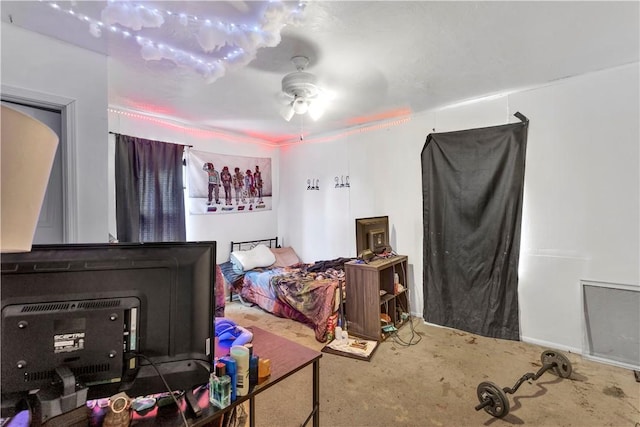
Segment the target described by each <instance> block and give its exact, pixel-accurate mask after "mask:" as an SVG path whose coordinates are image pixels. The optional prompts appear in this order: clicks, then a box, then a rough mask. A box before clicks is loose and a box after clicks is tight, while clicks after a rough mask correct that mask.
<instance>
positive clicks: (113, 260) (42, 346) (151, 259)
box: [0, 242, 216, 405]
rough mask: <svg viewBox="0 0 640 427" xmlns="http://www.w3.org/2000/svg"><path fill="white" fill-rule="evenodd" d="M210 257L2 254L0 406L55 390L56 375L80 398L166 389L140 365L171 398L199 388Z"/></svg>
mask: <svg viewBox="0 0 640 427" xmlns="http://www.w3.org/2000/svg"><path fill="white" fill-rule="evenodd" d="M215 259H216V244H215V242H181V243H169V242H167V243H120V244H87V245H34V246H33V249H32V251H31V252H27V253H14V254H3V255H2V259H1V261H2V277H1V280H2V282H1V287H2V289H1V291H2V293H1V295H0V298H1V301H2V303H1V310H2V335H1V343H0V344H1V345H2V348H1V350H0V351H1V355H2V359H1V365H2V366H1V373H2V379H1V387H2V396H3V400H4V398H5V397H6V396H8V395H9V394H12V393H18V394H19V393H25V392H28V391H29V390H34V389H40V388H51V387H52V386H56V383H57V382H59V380H60V378H58V377H57V375H59V374H58V372H59V371H60V369H61V368H63V369H66V370H70V371H71V372H72V373H73V376H74V377H75V380H76V381H77V382H78V383H79V384H83V385H86V386H87V388H88V392H87V398H89V399H93V398H100V397H108V396H111V395H113V394H115V393H117V392H119V391H126V392H127V393H128V394H129V395H132V396H138V395H146V394H152V393H157V392H163V391H166V387H165V386H164V383H163V382H162V380H161V379H160V378H159V377H158V375H157V373H156V371H155V368H153V366H151V363H150V361H151V362H153V363H154V364H155V365H156V366H157V367H158V368H159V370H160V372H161V373H162V374H163V376H164V377H165V379H166V380H167V382H168V384H169V386H170V387H171V388H172V389H174V390H188V389H190V388H193V387H194V386H197V385H200V384H204V383H206V382H207V381H208V377H209V368H210V366H212V362H213V357H214V355H213V351H210V348H212V347H211V345H213V343H214V340H215V335H214V325H213V319H214V313H215V296H214V289H215V283H214V281H215ZM142 356H144V357H142ZM3 405H4V402H3Z"/></svg>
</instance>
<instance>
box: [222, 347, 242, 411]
mask: <svg viewBox="0 0 640 427" xmlns="http://www.w3.org/2000/svg"><path fill="white" fill-rule="evenodd" d="M220 361H221V362H222V363H224V366H225V370H226V372H227V375H228V376H229V378H230V379H231V401H232V402H234V401H235V400H236V398H237V390H236V382H237V378H236V377H237V376H236V373H237V372H238V366H237V364H236V361H235V359H234V358H232V357H231V356H224V357H221V358H220Z"/></svg>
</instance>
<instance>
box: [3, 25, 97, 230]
mask: <svg viewBox="0 0 640 427" xmlns="http://www.w3.org/2000/svg"><path fill="white" fill-rule="evenodd" d="M0 29H1V36H2V49H1V53H2V61H1V62H2V73H1V75H0V77H1V81H2V85H3V86H8V87H10V88H12V89H13V88H15V89H18V90H21V89H23V90H28V91H30V92H31V94H33V95H34V96H35V97H39V96H40V95H43V94H44V95H53V96H56V97H62V98H66V99H70V100H72V102H75V104H76V105H75V112H76V117H75V128H74V129H69V132H72V133H75V138H76V150H77V151H76V155H77V156H76V164H75V167H76V171H77V178H78V179H77V182H76V190H77V201H76V202H77V203H76V209H77V212H75V213H73V215H72V216H73V217H74V218H75V219H76V222H77V223H75V224H71V227H75V230H74V231H73V232H72V233H71V234H72V235H75V236H76V237H77V242H106V241H107V239H108V228H107V198H106V197H105V195H106V192H107V164H106V162H105V159H106V156H107V144H106V142H107V59H106V57H105V56H104V55H99V54H96V53H93V52H90V51H88V50H85V49H79V48H77V47H74V46H72V45H69V44H67V43H63V42H60V41H58V40H55V39H51V38H48V37H44V36H41V35H40V34H37V33H33V32H30V31H26V30H23V29H21V28H18V27H16V26H14V25H11V24H7V23H5V22H3V23H2V25H1V26H0Z"/></svg>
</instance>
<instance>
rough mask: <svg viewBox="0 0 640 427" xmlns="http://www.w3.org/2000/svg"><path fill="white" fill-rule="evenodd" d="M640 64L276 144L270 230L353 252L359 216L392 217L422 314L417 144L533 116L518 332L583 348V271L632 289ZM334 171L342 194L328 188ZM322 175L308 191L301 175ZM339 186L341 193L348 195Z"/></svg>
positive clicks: (315, 255) (295, 241)
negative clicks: (344, 184) (342, 181)
mask: <svg viewBox="0 0 640 427" xmlns="http://www.w3.org/2000/svg"><path fill="white" fill-rule="evenodd" d="M638 82H639V71H638V64H633V65H629V66H625V67H620V68H616V69H611V70H606V71H602V72H598V73H593V74H589V75H585V76H581V77H575V78H569V79H566V80H562V81H558V82H555V83H553V84H551V85H549V86H546V87H540V88H535V89H530V90H526V91H522V92H518V93H512V94H509V95H504V96H500V97H494V98H491V99H487V100H480V101H479V102H475V103H467V104H464V105H462V104H461V105H459V106H453V107H451V108H446V109H441V110H439V111H434V112H427V113H422V114H419V115H416V116H414V117H413V119H412V120H411V121H410V122H408V123H406V124H403V125H400V126H396V127H390V128H387V129H382V130H375V131H371V132H362V133H351V134H349V135H347V136H345V137H342V138H338V139H337V140H334V141H332V142H328V143H323V144H312V143H301V144H299V145H297V146H290V147H286V148H283V149H282V168H281V171H280V181H281V183H282V186H283V187H282V188H283V191H282V199H281V205H280V206H281V210H280V213H279V222H278V224H279V234H280V235H281V236H284V238H285V242H286V243H287V244H290V245H292V246H293V247H294V248H296V250H297V251H298V252H300V255H301V257H302V258H303V259H304V260H305V261H310V260H313V259H330V258H333V257H338V256H354V255H355V226H354V219H355V218H357V217H364V216H374V215H389V219H390V226H391V227H392V232H391V234H392V246H393V247H394V249H395V250H396V251H397V252H398V253H401V254H405V255H408V256H409V264H410V266H411V268H410V277H411V279H410V283H409V289H410V290H411V293H410V297H411V311H412V313H414V314H417V315H420V316H421V315H422V309H423V292H422V239H423V235H422V182H421V179H422V177H421V166H420V153H421V150H422V147H423V145H424V142H425V139H426V136H427V135H428V134H429V133H430V132H432V130H433V128H435V130H436V131H437V132H446V131H450V130H459V129H468V128H474V127H483V126H493V125H499V124H505V123H509V122H516V121H518V119H516V118H515V117H513V114H514V113H515V112H516V111H520V112H521V113H522V114H524V115H525V116H527V117H528V118H529V120H530V127H529V139H528V149H527V164H526V172H525V195H524V206H523V228H522V245H521V257H520V258H521V260H520V261H521V262H520V271H519V275H520V283H519V300H520V316H521V335H522V339H523V340H526V341H531V342H536V343H539V344H544V345H549V346H552V347H555V348H564V349H568V350H571V351H575V352H580V351H581V339H582V308H581V306H580V294H579V290H580V287H579V286H580V285H579V281H580V279H592V280H601V281H607V282H617V283H626V284H631V285H635V286H638V285H639V282H640V273H639V260H640V248H639V236H640V229H639V224H640V213H639V188H640V176H639V172H638V171H639V169H640V168H639V160H640V159H639V157H640V149H639V146H640V132H639V128H638V117H639V116H640V114H639V113H640V112H639V110H638V105H639V94H640V91H639V88H638ZM343 169H346V170H347V171H348V174H349V175H350V177H351V188H350V189H349V190H347V191H345V190H336V189H333V188H331V187H332V185H331V184H332V182H333V177H334V176H335V175H337V174H339V173H341V171H342V170H343ZM311 175H315V176H318V177H319V178H320V182H321V183H327V185H325V186H323V185H321V190H320V191H316V192H309V191H307V190H305V188H306V178H307V176H311ZM345 192H346V193H347V195H346V196H345Z"/></svg>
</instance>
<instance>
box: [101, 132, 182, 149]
mask: <svg viewBox="0 0 640 427" xmlns="http://www.w3.org/2000/svg"><path fill="white" fill-rule="evenodd" d="M109 133H110V134H111V135H123V136H131V135H124V134H122V133H118V132H111V131H109ZM133 138H137V137H133ZM159 142H165V141H159ZM167 144H176V145H182V146H183V147H188V148H193V145H188V144H178V143H177V142H167Z"/></svg>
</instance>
